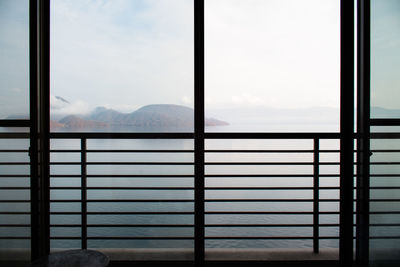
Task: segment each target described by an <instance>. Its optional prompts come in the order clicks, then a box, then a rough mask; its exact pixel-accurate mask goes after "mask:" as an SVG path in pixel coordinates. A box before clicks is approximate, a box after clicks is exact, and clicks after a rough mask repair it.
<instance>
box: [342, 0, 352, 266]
mask: <svg viewBox="0 0 400 267" xmlns="http://www.w3.org/2000/svg"><path fill="white" fill-rule="evenodd" d="M353 150H354V1H350V0H341V3H340V233H339V261H340V266H351V265H352V264H353V198H354V196H353V195H354V193H353V187H354V173H353V172H354V153H353Z"/></svg>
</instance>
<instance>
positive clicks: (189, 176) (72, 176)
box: [50, 174, 194, 178]
mask: <svg viewBox="0 0 400 267" xmlns="http://www.w3.org/2000/svg"><path fill="white" fill-rule="evenodd" d="M50 177H51V178H81V175H80V174H53V175H50ZM86 177H87V178H194V176H193V174H177V175H173V174H170V175H168V174H143V175H136V174H135V175H131V174H110V175H108V174H88V175H86Z"/></svg>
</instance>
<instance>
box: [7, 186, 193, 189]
mask: <svg viewBox="0 0 400 267" xmlns="http://www.w3.org/2000/svg"><path fill="white" fill-rule="evenodd" d="M0 189H1V188H0ZM80 189H81V187H73V186H71V187H50V190H80ZM86 190H194V187H183V186H182V187H128V186H127V187H87V188H86Z"/></svg>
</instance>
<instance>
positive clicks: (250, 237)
mask: <svg viewBox="0 0 400 267" xmlns="http://www.w3.org/2000/svg"><path fill="white" fill-rule="evenodd" d="M204 238H205V239H208V240H212V239H219V240H221V239H226V240H235V239H238V240H243V239H248V240H263V239H266V240H267V239H268V240H269V239H271V240H274V239H276V240H300V239H314V237H313V236H205V237H204ZM318 239H339V236H320V237H318Z"/></svg>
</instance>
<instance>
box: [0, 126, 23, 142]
mask: <svg viewBox="0 0 400 267" xmlns="http://www.w3.org/2000/svg"><path fill="white" fill-rule="evenodd" d="M0 127H1V126H0ZM3 138H4V139H28V138H29V133H11V132H5V133H0V139H3Z"/></svg>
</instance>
